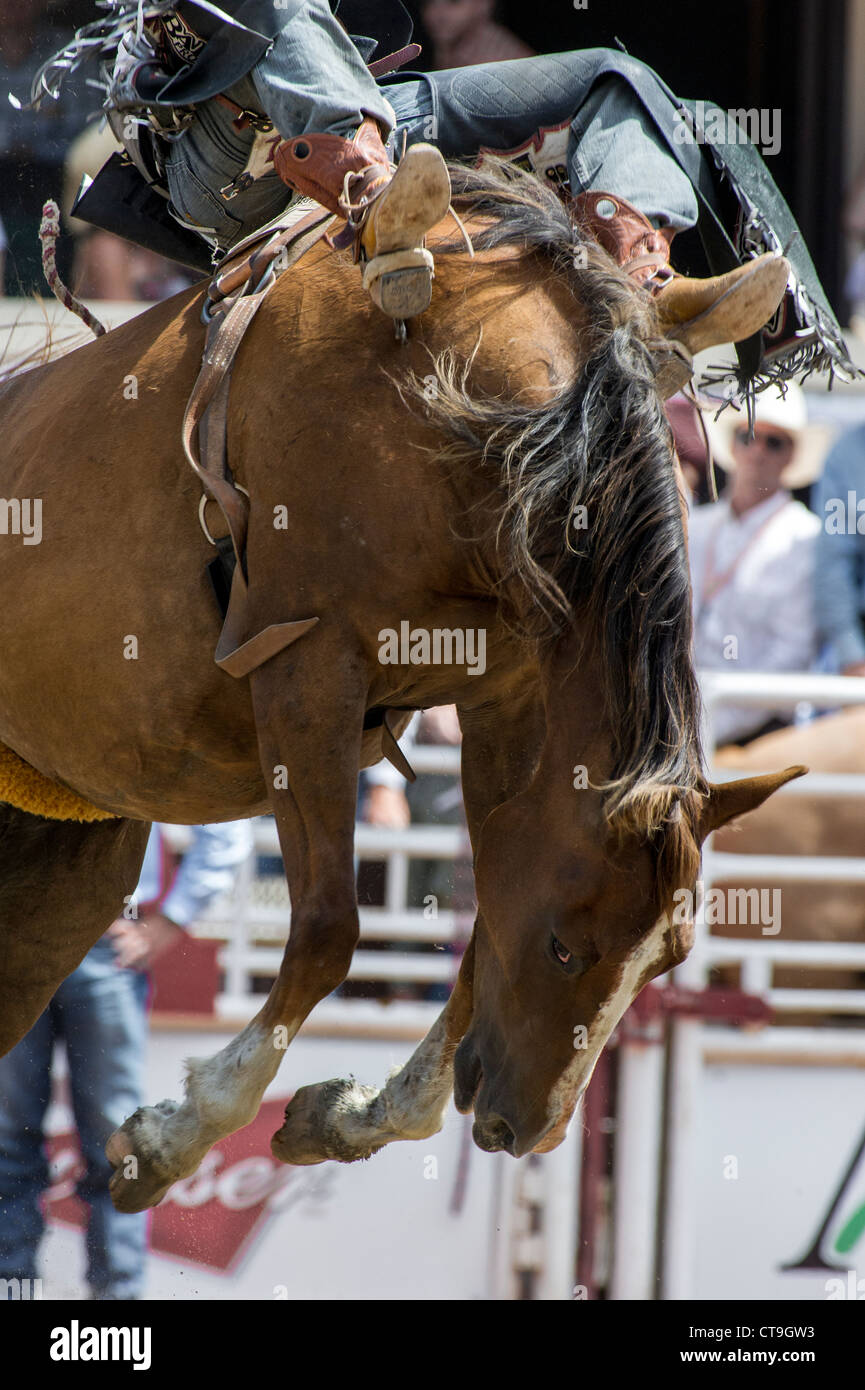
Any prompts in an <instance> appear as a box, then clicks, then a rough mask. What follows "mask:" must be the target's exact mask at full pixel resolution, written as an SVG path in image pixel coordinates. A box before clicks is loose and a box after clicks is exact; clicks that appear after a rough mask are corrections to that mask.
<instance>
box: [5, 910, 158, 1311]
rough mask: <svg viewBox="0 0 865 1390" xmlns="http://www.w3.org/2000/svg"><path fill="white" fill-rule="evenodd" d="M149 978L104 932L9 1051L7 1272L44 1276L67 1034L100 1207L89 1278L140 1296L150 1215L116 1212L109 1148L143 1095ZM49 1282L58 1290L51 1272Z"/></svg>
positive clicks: (76, 1108) (96, 1288)
mask: <svg viewBox="0 0 865 1390" xmlns="http://www.w3.org/2000/svg"><path fill="white" fill-rule="evenodd" d="M148 985H149V982H148V977H147V976H146V975H145V974H142V973H140V972H138V971H135V970H121V969H119V968H118V966H117V965H116V964H115V957H114V948H113V946H112V945H111V943H110V941H109V940H108V939H107V938H105V937H103V938H102V939H101V940H100V941H98V942H97V943H96V945H95V946H94V947H93V948H92V949H91V950H90V951H89V953H88V954H87V955H86V956H85V958H84V960H83V961H82V962H81V964H80V965H79V967H78V969H77V970H75V971H74V972H73V973H72V974H71V975H70V976H69V978H68V979H66V980H64V981H63V983H62V985H61V986H60V988H59V989H58V991H57V993H56V994H55V995H54V998H53V999H52V1000H51V1003H50V1004H49V1005H48V1008H47V1009H46V1010H45V1012H44V1013H43V1014H42V1016H41V1018H39V1019H38V1020H37V1022H36V1023H35V1024H34V1026H33V1027H32V1028H31V1030H30V1032H29V1033H28V1034H27V1036H26V1037H25V1038H23V1039H22V1040H21V1042H20V1043H19V1044H18V1046H17V1047H15V1048H13V1049H12V1051H11V1052H10V1053H8V1054H7V1055H6V1056H5V1057H3V1058H0V1278H6V1279H11V1278H16V1277H17V1278H19V1279H33V1278H35V1277H36V1273H37V1271H36V1252H37V1247H38V1245H39V1242H40V1240H41V1237H42V1233H43V1230H44V1225H45V1223H44V1219H43V1216H42V1212H41V1210H40V1200H39V1199H40V1196H41V1194H42V1193H43V1192H44V1191H45V1189H46V1187H47V1186H48V1178H49V1173H48V1162H47V1159H46V1156H45V1152H44V1147H43V1145H44V1135H43V1129H42V1126H43V1121H44V1118H45V1112H46V1110H47V1108H48V1104H49V1101H50V1098H51V1059H52V1054H53V1051H54V1045H55V1043H56V1042H57V1041H59V1040H61V1039H62V1040H63V1042H64V1043H65V1045H66V1053H67V1057H68V1062H69V1088H70V1093H71V1100H72V1108H73V1112H74V1115H75V1123H76V1127H77V1129H78V1135H79V1139H80V1143H81V1153H82V1158H83V1160H84V1174H83V1176H82V1178H81V1179H80V1181H79V1182H78V1186H77V1192H78V1196H79V1197H80V1198H81V1199H82V1201H84V1202H86V1203H87V1204H88V1206H89V1208H90V1213H89V1220H88V1225H87V1234H86V1248H87V1282H88V1284H89V1285H90V1289H91V1292H92V1294H93V1296H94V1297H95V1298H112V1299H115V1298H116V1299H129V1298H137V1297H140V1295H141V1292H142V1286H143V1281H144V1264H145V1252H146V1248H147V1213H146V1212H142V1213H140V1214H136V1215H130V1214H123V1213H121V1212H117V1211H115V1210H114V1207H113V1206H112V1203H111V1198H110V1196H109V1195H108V1180H109V1178H110V1176H111V1165H110V1164H109V1162H108V1160H107V1158H106V1157H105V1153H104V1148H105V1143H106V1140H107V1139H108V1137H109V1135H110V1134H111V1133H112V1131H113V1130H115V1129H116V1128H117V1127H118V1125H120V1124H121V1123H122V1121H123V1120H125V1119H126V1117H127V1115H129V1114H130V1113H131V1112H132V1111H133V1110H135V1109H137V1107H138V1106H139V1105H140V1104H141V1101H142V1090H143V1059H144V1049H145V1043H146V1039H147V1008H146V1005H147V993H148ZM43 1283H44V1285H45V1292H46V1293H47V1294H48V1295H49V1296H50V1293H51V1278H50V1271H48V1272H47V1277H45V1276H43Z"/></svg>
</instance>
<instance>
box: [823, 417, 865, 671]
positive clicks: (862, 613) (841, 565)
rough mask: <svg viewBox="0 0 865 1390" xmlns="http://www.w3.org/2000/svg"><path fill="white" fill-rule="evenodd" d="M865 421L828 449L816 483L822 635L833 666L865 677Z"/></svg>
mask: <svg viewBox="0 0 865 1390" xmlns="http://www.w3.org/2000/svg"><path fill="white" fill-rule="evenodd" d="M863 496H865V425H858V426H857V427H856V429H853V430H850V431H849V433H847V434H844V435H842V437H841V438H840V439H839V440H838V442H837V443H836V444H835V446H834V448H832V449H831V450H830V452H829V455H828V457H827V459H826V467H825V469H824V470H823V475H822V477H821V478H820V479H819V481H818V482H817V483H816V484H815V487H814V499H813V504H814V510H815V512H816V513H817V517H818V519H819V521H820V530H819V532H818V536H817V573H816V581H815V590H814V600H815V607H816V613H817V624H818V627H819V631H820V635H821V637H822V638H823V640H824V641H825V642H827V643H828V644H829V648H830V657H831V661H832V665H833V666H834V668H835V669H836V670H839V671H841V672H842V674H843V675H845V676H865V519H863V518H865V502H863V501H861V500H860V499H861V498H863Z"/></svg>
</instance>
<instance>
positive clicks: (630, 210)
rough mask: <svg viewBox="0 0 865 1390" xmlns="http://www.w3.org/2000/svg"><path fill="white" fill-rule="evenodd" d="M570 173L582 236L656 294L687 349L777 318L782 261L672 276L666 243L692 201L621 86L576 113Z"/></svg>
mask: <svg viewBox="0 0 865 1390" xmlns="http://www.w3.org/2000/svg"><path fill="white" fill-rule="evenodd" d="M568 172H569V176H570V183H571V191H572V193H573V194H574V195H575V196H576V198H577V204H578V207H579V209H580V212H581V216H582V218H583V220H584V224H585V226H586V228H587V230H589V231H590V232H591V234H592V235H593V236H594V237H596V239H597V240H598V241H600V243H601V245H602V246H603V247H604V248H605V249H606V250H607V251H609V252H610V254H611V255H612V256H613V257H614V259H615V260H616V261H618V263H619V264H620V265H621V266H623V268H624V269H626V270H627V271H628V273H629V274H632V275H633V277H634V278H635V279H636V280H637V281H639V282H641V283H643V284H645V285H646V287H647V289H649V290H650V291H651V292H652V293H653V294H654V295H655V298H656V304H657V308H658V313H659V316H660V319H661V323H662V325H663V326H664V329H665V331H666V333H667V336H668V337H670V338H674V339H676V340H677V341H678V342H680V343H681V344H683V345H684V346H685V347H686V348H687V349H688V351H689V352H699V351H701V350H702V349H703V348H707V347H714V346H716V345H717V344H719V343H726V342H731V341H738V340H739V339H742V338H746V337H749V336H750V335H751V334H752V333H756V332H757V331H758V329H760V328H762V327H763V325H764V324H765V323H766V322H767V321H768V320H769V319H770V318H771V316H772V314H774V312H775V310H776V309H777V307H778V305H779V304H780V302H781V299H782V297H783V294H784V290H785V288H786V284H787V275H788V272H789V266H788V264H787V262H786V261H785V260H784V259H783V257H780V256H768V255H767V256H761V257H757V258H756V259H755V260H753V261H751V262H749V263H748V264H747V265H744V266H739V267H738V268H737V269H735V270H733V271H731V272H729V274H727V275H718V276H713V277H711V278H710V279H707V280H695V279H689V278H686V277H684V276H679V275H676V274H675V273H674V272H673V271H672V270H671V268H670V243H671V242H672V240H673V238H674V236H675V235H676V232H677V231H680V230H682V229H683V228H686V227H691V226H693V225H694V223H695V222H696V220H697V199H696V195H695V193H694V189H693V186H692V185H691V181H690V179H689V178H688V177H687V175H686V174H685V172H684V170H683V169H682V168H681V167H680V166H679V164H678V163H677V162H676V160H675V159H673V158H672V156H671V155H670V153H669V150H668V149H667V148H666V146H665V143H664V141H663V140H662V138H661V136H660V135H659V134H657V133H656V132H655V130H654V129H653V128H652V127H651V125H650V124H649V123H647V121H646V120H645V117H644V115H643V114H642V107H641V105H640V103H639V101H638V100H637V98H636V97H635V95H634V93H633V91H632V89H631V88H630V86H629V85H628V84H627V82H625V81H624V80H623V79H621V78H619V77H616V76H610V77H607V78H605V79H604V80H603V81H601V82H599V83H597V84H596V86H595V87H594V88H593V89H592V92H591V94H590V95H589V98H588V100H587V101H585V102H584V103H583V104H582V106H581V107H580V109H579V111H578V112H577V115H576V117H575V118H574V121H573V123H572V125H571V144H570V147H569V157H568ZM612 190H615V192H613V191H612Z"/></svg>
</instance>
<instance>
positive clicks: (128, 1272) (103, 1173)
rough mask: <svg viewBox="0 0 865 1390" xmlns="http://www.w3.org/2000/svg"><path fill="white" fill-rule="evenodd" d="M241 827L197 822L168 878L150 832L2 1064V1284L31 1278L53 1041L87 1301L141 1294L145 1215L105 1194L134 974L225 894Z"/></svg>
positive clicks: (139, 993) (142, 1004) (129, 1037)
mask: <svg viewBox="0 0 865 1390" xmlns="http://www.w3.org/2000/svg"><path fill="white" fill-rule="evenodd" d="M251 847H252V831H251V826H250V822H249V821H237V822H235V823H229V824H225V825H201V826H196V827H194V829H193V843H192V846H191V848H190V850H189V852H188V853H187V854H186V855H185V856H184V858H183V861H182V863H181V865H180V868H179V870H178V872H177V874H176V877H172V876H171V875H170V874H169V873H167V872H164V871H163V870H164V869H165V868H166V856H165V852H164V849H163V845H162V836H161V835H160V833H159V828H158V827H154V830H153V833H152V834H151V836H150V840H149V841H148V845H147V852H146V854H145V858H144V865H143V867H142V871H141V878H140V880H139V886H138V890H137V894H136V897H137V899H138V901H139V902H140V904H141V906H140V915H139V916H137V917H135V916H134V915H133V914H134V913H135V911H136V908H135V906H134V904H130V905H128V907H127V909H126V910H127V911H128V912H129V913H130V916H129V917H120V918H118V919H117V921H115V922H114V923H113V924H112V926H111V927H109V929H108V931H107V932H106V933H105V935H104V936H102V937H101V938H100V939H99V941H97V943H96V945H95V946H93V947H92V948H91V950H90V951H89V952H88V953H87V955H86V956H85V957H84V960H83V961H82V962H81V964H80V965H79V967H78V969H77V970H75V971H73V973H72V974H71V975H70V976H69V978H68V979H66V980H64V981H63V983H62V985H61V986H60V988H59V989H58V990H57V993H56V994H55V995H54V998H53V999H52V1001H51V1003H50V1004H49V1005H48V1008H47V1009H46V1010H45V1012H44V1013H43V1014H42V1017H41V1018H39V1019H38V1020H37V1022H36V1023H35V1024H34V1025H33V1027H32V1028H31V1030H30V1032H29V1033H28V1034H27V1036H26V1037H25V1038H23V1039H22V1040H21V1042H20V1043H19V1044H18V1046H17V1047H14V1048H13V1049H12V1051H11V1052H9V1053H7V1055H6V1056H5V1057H3V1058H2V1059H0V1278H3V1279H15V1278H17V1279H31V1280H32V1279H34V1278H35V1277H36V1254H37V1249H38V1246H39V1242H40V1239H41V1237H42V1232H43V1229H44V1225H45V1223H44V1218H43V1215H42V1212H41V1210H40V1202H39V1199H40V1194H41V1193H42V1192H44V1190H45V1189H46V1188H47V1186H48V1182H49V1172H48V1163H47V1161H46V1158H45V1154H44V1151H43V1145H44V1133H43V1123H44V1119H45V1113H46V1110H47V1108H48V1103H49V1100H50V1098H51V1061H52V1054H53V1051H54V1044H55V1042H57V1041H58V1040H60V1039H61V1038H62V1039H63V1041H64V1042H65V1045H66V1054H67V1059H68V1064H69V1086H70V1091H71V1099H72V1108H73V1111H74V1114H75V1121H76V1125H77V1127H78V1133H79V1138H80V1142H81V1152H82V1158H83V1161H84V1173H83V1175H82V1177H81V1179H80V1180H79V1183H78V1186H77V1191H78V1195H79V1197H81V1199H82V1200H83V1201H84V1202H86V1203H87V1204H88V1206H89V1208H90V1213H89V1220H88V1226H87V1238H86V1244H87V1282H88V1284H89V1286H90V1290H91V1297H92V1298H94V1299H100V1300H101V1299H106V1300H114V1299H136V1298H140V1297H141V1292H142V1285H143V1282H144V1263H145V1250H146V1238H147V1213H146V1212H141V1213H139V1214H137V1215H129V1214H123V1213H120V1212H117V1211H115V1210H114V1207H113V1205H112V1202H111V1198H110V1196H109V1192H108V1181H109V1178H110V1177H111V1171H112V1170H111V1165H110V1164H109V1162H108V1160H107V1158H106V1157H105V1152H104V1149H105V1143H106V1141H107V1139H108V1137H109V1135H110V1134H111V1133H112V1132H113V1130H115V1129H116V1128H117V1127H118V1126H119V1125H120V1124H121V1123H122V1122H123V1120H125V1119H126V1117H127V1116H128V1115H129V1114H131V1113H132V1111H133V1110H136V1109H137V1108H138V1106H140V1105H141V1104H142V1102H143V1099H144V1097H143V1089H144V1076H143V1062H144V1048H145V1041H146V1036H147V995H148V979H147V976H146V974H145V973H143V972H144V971H146V969H147V967H148V966H149V965H150V964H151V963H152V962H153V961H154V960H155V959H156V958H157V957H158V956H159V955H161V954H162V953H163V952H165V951H167V950H168V948H169V947H170V946H172V945H173V944H174V943H175V942H176V941H177V940H178V938H179V937H181V936H182V935H183V928H184V927H186V926H188V925H189V924H190V922H192V921H193V919H194V918H195V917H197V916H198V915H200V913H201V912H202V911H203V910H204V908H205V907H206V906H207V905H208V903H209V902H210V901H211V899H212V898H214V897H215V896H216V895H217V894H219V893H222V892H225V891H226V890H227V889H228V888H230V886H231V883H232V881H233V877H234V873H235V871H236V869H237V868H239V866H240V864H241V863H242V862H243V861H244V859H245V858H246V857H247V855H248V854H249V852H250V850H251Z"/></svg>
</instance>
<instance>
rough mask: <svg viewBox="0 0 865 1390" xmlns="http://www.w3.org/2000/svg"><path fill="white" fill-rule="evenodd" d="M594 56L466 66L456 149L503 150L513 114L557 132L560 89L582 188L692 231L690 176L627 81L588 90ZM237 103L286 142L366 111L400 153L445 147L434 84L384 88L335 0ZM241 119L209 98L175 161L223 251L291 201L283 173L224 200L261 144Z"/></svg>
mask: <svg viewBox="0 0 865 1390" xmlns="http://www.w3.org/2000/svg"><path fill="white" fill-rule="evenodd" d="M590 52H591V51H590ZM590 52H589V53H587V54H586V55H584V54H581V53H574V54H553V55H542V56H540V57H537V58H521V59H517V60H515V61H511V62H505V63H486V64H481V65H479V66H478V67H476V68H473V69H461V70H458V71H459V81H458V83H457V84H456V85H455V87H454V90H455V91H457V90H459V91H460V92H462V91H463V90H465V96H464V100H463V102H462V104H461V108H460V109H461V114H462V116H463V118H464V119H463V121H462V123H461V135H460V141H461V144H460V148H458V149H456V150H453V149H451V150H449V153H451V154H456V155H457V156H459V157H465V158H472V157H474V156H475V155H476V154H477V152H478V150H479V149H480V148H481V147H483V146H486V147H492V148H493V149H498V148H501V134H500V130H501V121H500V119H499V113H500V112H504V113H505V114H507V115H508V117H511V118H512V117H513V115H514V113H515V112H516V113H518V118H519V124H520V128H521V132H522V138H524V139H526V140H528V139H530V138H531V137H532V135H533V134H534V133H535V131H536V130H538V129H539V127H540V126H542V125H544V124H546V125H549V117H548V112H549V108H550V94H551V93H554V94H555V102H556V103H559V104H560V109H559V112H558V116H557V121H558V122H559V123H560V124H561V123H567V122H570V133H569V139H568V150H567V170H568V178H569V181H570V185H571V188H572V190H573V191H574V192H582V191H584V190H589V189H603V190H605V191H607V192H609V193H615V194H617V195H618V196H619V197H622V198H625V199H626V200H627V201H628V202H630V203H633V204H634V205H635V206H636V207H637V208H639V209H640V211H641V212H643V213H645V215H646V216H647V217H649V218H650V219H652V220H654V221H655V222H656V223H658V224H666V225H668V226H672V227H676V228H684V227H691V226H693V225H694V223H695V222H696V220H697V201H696V195H695V193H694V189H693V187H692V185H691V182H690V180H689V178H688V177H687V175H686V174H685V173H684V171H683V170H682V169H681V168H680V166H679V164H678V163H677V162H676V160H675V159H674V158H673V156H672V155H671V154H670V152H669V150H668V149H667V148H666V147H665V145H664V142H663V141H662V139H661V138H660V137H659V135H658V134H657V133H656V132H655V131H654V129H653V128H652V126H651V123H650V122H647V120H646V117H645V112H644V110H643V108H642V106H641V104H640V102H639V100H638V98H637V97H636V96H635V94H634V92H633V90H632V89H631V87H630V86H629V85H628V83H627V82H626V81H624V80H623V79H622V78H621V77H620V76H617V75H616V74H614V73H613V74H608V75H606V76H603V77H602V78H601V79H600V80H597V81H594V82H591V83H590V82H589V80H588V77H587V76H586V74H587V72H588V70H589V63H588V61H587V59H588V57H589V56H590ZM455 75H456V70H455V73H448V72H443V73H436V74H434V77H435V80H436V82H441V83H447V82H448V80H449V79H450V78H452V77H454V76H455ZM229 95H230V96H231V97H232V99H233V100H234V101H236V102H238V103H239V104H240V105H242V106H251V107H252V108H254V109H256V110H264V111H265V112H266V113H267V115H268V116H269V117H270V119H271V120H272V121H273V122H274V125H275V126H276V128H277V130H278V131H279V132H280V134H281V135H283V136H284V137H290V136H293V135H300V134H302V133H303V132H304V131H322V132H324V131H329V132H331V133H333V134H338V135H342V136H348V135H351V134H353V133H354V131H355V130H356V129H357V127H358V125H359V124H360V122H361V120H362V118H363V116H364V115H371V116H374V117H375V118H376V119H377V120H379V122H380V123H381V124H382V126H383V127H385V129H386V130H390V129H391V128H392V127H393V125H394V124H396V135H395V140H394V144H395V148H396V149H397V150H399V149H400V148H401V144H402V135H403V132H404V131H405V132H406V136H407V139H408V142H409V143H413V142H415V141H418V140H427V141H430V142H431V143H433V144H435V143H436V141H437V131H436V129H435V124H436V123H435V120H434V119H433V106H432V98H431V93H430V88H429V84H428V82H427V81H426V80H425V79H423V78H421V77H419V76H417V77H414V76H408V77H407V78H406V79H404V80H392V81H390V82H384V83H382V85H381V86H377V85H376V83H375V82H374V80H373V79H372V77H371V76H370V75H369V73H368V71H367V69H366V67H365V66H364V63H363V60H362V58H361V57H360V55H359V53H358V52H357V50H356V49H355V48H354V46H353V45H352V44H351V43H350V41H349V40H348V38H347V36H346V35H345V33H344V32H343V30H342V29H341V28H340V26H339V25H338V24H337V23H336V22H335V20H333V18H332V16H331V14H330V10H329V7H328V5H327V0H312V3H310V4H308V5H304V7H303V9H302V11H301V12H300V13H299V14H298V15H297V16H296V17H295V18H294V19H293V20H292V21H291V22H290V23H289V24H288V25H286V27H285V29H284V30H283V31H282V33H281V34H280V35H279V37H278V38H277V39H276V41H275V42H274V44H273V45H272V47H271V49H270V51H269V52H268V54H267V55H266V56H265V58H263V59H262V60H261V62H259V63H258V64H257V66H256V67H255V68H254V69H253V70H252V72H251V73H250V74H249V76H248V77H246V78H244V79H243V81H242V82H240V83H238V84H237V85H236V86H235V87H234V88H232V90H231V92H230V93H229ZM457 99H459V98H457ZM542 112H543V113H544V114H543V116H542V115H541V113H542ZM232 120H233V117H232V113H231V112H230V111H229V110H228V109H227V108H225V107H224V106H222V105H221V104H220V103H218V102H216V101H210V102H205V103H204V104H203V105H202V106H200V107H199V108H198V112H197V115H196V117H195V120H194V121H193V122H192V124H191V125H190V126H189V127H188V128H187V129H186V130H185V131H184V132H183V133H182V134H181V135H180V136H179V137H178V138H177V139H176V140H175V141H174V142H173V143H172V147H171V153H170V156H169V159H168V163H167V176H168V184H169V191H170V193H171V200H172V206H173V209H174V211H175V214H176V215H177V214H179V215H180V216H181V218H182V219H183V220H185V221H186V222H187V223H189V224H191V225H193V226H194V227H196V228H197V229H199V230H203V229H207V231H208V233H209V235H210V237H211V239H212V240H213V241H214V242H215V243H216V244H217V245H218V246H219V247H220V248H221V249H226V248H228V247H230V246H231V245H232V244H233V243H234V242H235V241H237V240H239V239H240V238H241V237H242V236H245V235H247V234H248V233H249V232H252V231H255V230H256V228H257V227H260V226H262V225H263V224H264V223H265V222H268V221H269V220H270V219H271V218H273V217H276V216H278V215H279V213H280V212H282V211H283V209H284V208H285V207H286V205H287V204H288V202H289V201H290V199H291V193H290V190H289V189H287V188H286V186H285V185H284V184H283V183H282V182H281V180H280V179H279V177H278V176H277V175H276V174H275V173H271V174H267V175H265V176H264V177H263V178H260V179H258V180H257V181H256V182H255V183H253V184H252V186H251V187H250V188H248V189H247V190H246V191H244V192H242V193H238V194H236V195H235V196H234V197H229V198H226V197H225V196H223V194H222V193H221V190H222V189H224V188H226V187H227V186H228V185H230V184H231V182H232V180H233V179H234V178H235V177H236V176H237V174H239V173H240V172H241V170H243V169H244V167H245V165H246V162H247V159H248V157H249V153H250V150H251V148H252V143H253V139H254V135H253V133H252V132H251V131H249V130H246V131H243V132H238V131H236V130H235V129H234V127H233V124H232ZM509 129H512V122H511V125H510V126H509ZM463 146H464V147H463Z"/></svg>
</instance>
